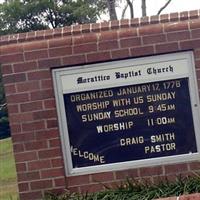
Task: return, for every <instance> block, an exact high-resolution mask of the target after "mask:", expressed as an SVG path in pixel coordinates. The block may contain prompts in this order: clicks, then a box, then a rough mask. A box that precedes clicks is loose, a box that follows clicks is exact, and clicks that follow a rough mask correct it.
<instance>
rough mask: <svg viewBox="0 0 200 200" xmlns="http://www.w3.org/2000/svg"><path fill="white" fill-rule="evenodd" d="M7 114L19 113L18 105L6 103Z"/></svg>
mask: <svg viewBox="0 0 200 200" xmlns="http://www.w3.org/2000/svg"><path fill="white" fill-rule="evenodd" d="M7 108H8V112H9V114H16V113H19V106H18V105H14V104H13V105H7Z"/></svg>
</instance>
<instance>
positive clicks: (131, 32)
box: [118, 28, 137, 38]
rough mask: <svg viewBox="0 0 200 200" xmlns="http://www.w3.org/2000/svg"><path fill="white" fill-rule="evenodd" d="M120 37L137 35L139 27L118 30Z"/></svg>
mask: <svg viewBox="0 0 200 200" xmlns="http://www.w3.org/2000/svg"><path fill="white" fill-rule="evenodd" d="M118 33H119V38H129V37H131V38H132V37H135V36H137V29H133V28H132V29H121V30H118Z"/></svg>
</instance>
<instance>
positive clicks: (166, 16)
mask: <svg viewBox="0 0 200 200" xmlns="http://www.w3.org/2000/svg"><path fill="white" fill-rule="evenodd" d="M160 22H162V23H166V22H169V14H163V15H160Z"/></svg>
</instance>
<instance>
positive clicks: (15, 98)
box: [6, 93, 29, 103]
mask: <svg viewBox="0 0 200 200" xmlns="http://www.w3.org/2000/svg"><path fill="white" fill-rule="evenodd" d="M6 99H7V103H22V102H27V101H28V100H29V96H28V94H27V93H22V94H13V95H9V96H7V97H6Z"/></svg>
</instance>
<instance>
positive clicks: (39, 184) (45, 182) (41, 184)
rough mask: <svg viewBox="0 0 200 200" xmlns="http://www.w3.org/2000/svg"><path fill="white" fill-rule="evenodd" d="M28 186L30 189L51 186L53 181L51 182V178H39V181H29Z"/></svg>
mask: <svg viewBox="0 0 200 200" xmlns="http://www.w3.org/2000/svg"><path fill="white" fill-rule="evenodd" d="M30 186H31V190H41V189H47V188H52V187H53V183H52V180H39V181H34V182H31V183H30Z"/></svg>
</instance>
